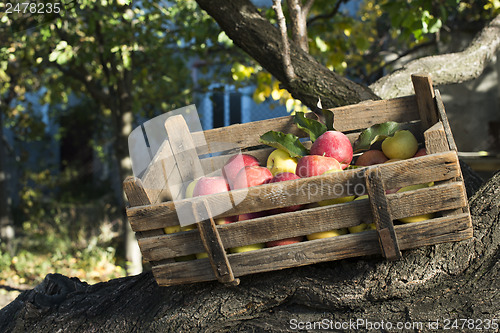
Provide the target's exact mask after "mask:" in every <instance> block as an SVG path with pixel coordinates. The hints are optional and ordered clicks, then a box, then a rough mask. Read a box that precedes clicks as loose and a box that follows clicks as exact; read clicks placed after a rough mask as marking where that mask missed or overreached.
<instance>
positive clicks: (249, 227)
mask: <svg viewBox="0 0 500 333" xmlns="http://www.w3.org/2000/svg"><path fill="white" fill-rule="evenodd" d="M412 81H413V84H414V88H415V95H413V96H408V97H402V98H396V99H391V100H381V101H369V102H363V103H360V104H357V105H351V106H345V107H339V108H335V109H332V110H331V111H332V112H333V113H334V116H335V124H334V126H335V128H336V129H337V130H340V131H342V132H344V133H347V135H348V137H349V138H350V139H351V141H354V140H356V138H357V137H358V135H359V133H360V131H362V130H363V129H365V128H367V127H369V126H371V125H374V124H377V123H383V122H386V121H397V122H403V123H407V125H408V128H410V129H411V130H412V132H413V133H414V134H416V136H417V138H418V139H419V140H420V143H421V144H425V147H426V150H427V153H428V155H426V156H422V157H417V158H412V159H408V160H402V161H398V162H392V163H386V164H380V165H374V166H370V167H363V168H358V169H352V170H345V171H343V172H338V173H331V174H326V175H321V176H317V177H311V178H303V179H298V180H296V181H289V182H282V183H273V184H266V185H261V186H257V187H251V188H249V189H247V190H233V191H230V192H229V193H230V197H231V199H232V200H233V202H239V204H238V205H236V206H233V207H232V208H231V209H229V210H227V211H226V212H224V213H221V214H219V215H216V216H213V217H212V218H208V219H206V220H203V221H202V222H200V223H197V227H198V228H197V229H195V230H191V231H184V232H179V233H174V234H165V233H164V231H163V228H165V227H169V226H175V225H178V224H179V219H178V216H177V211H176V207H177V208H179V207H184V208H186V207H187V209H188V210H191V211H192V212H193V214H201V213H206V214H208V215H209V216H210V207H213V205H215V204H217V203H218V202H220V200H222V197H223V196H224V195H227V194H214V195H207V196H203V197H198V198H192V199H183V200H179V201H176V203H175V204H174V202H173V201H168V200H167V201H164V200H165V198H166V197H167V198H168V197H169V196H171V193H168V192H167V191H165V185H166V182H167V181H168V177H170V176H172V175H174V174H177V176H180V177H181V178H182V177H183V176H187V175H188V176H189V177H193V176H197V175H198V174H199V173H200V172H203V171H202V169H203V168H204V167H205V166H206V165H207V164H210V165H211V166H215V167H222V165H223V163H224V162H225V161H226V160H227V156H217V157H211V158H205V159H201V160H199V159H198V156H199V155H202V154H206V153H207V152H209V150H210V144H211V143H215V142H222V141H227V140H231V141H232V142H233V143H235V144H236V145H237V146H238V147H240V148H241V149H242V151H244V152H245V153H248V154H251V155H254V156H256V157H257V158H258V159H259V160H260V161H261V163H262V164H263V165H265V161H266V159H267V156H268V154H269V153H270V151H272V148H262V147H259V137H260V135H261V134H263V133H265V132H267V131H269V130H276V131H283V132H285V133H294V134H296V135H298V136H302V137H303V136H304V133H303V132H302V131H300V130H298V129H297V128H296V126H295V125H294V122H293V118H292V117H290V116H288V117H281V118H276V119H271V120H263V121H257V122H252V123H247V124H237V125H232V126H228V127H224V128H218V129H212V130H207V131H204V132H203V133H201V132H198V133H193V134H192V135H191V134H190V133H189V132H188V131H187V127H186V126H185V123H184V124H183V120H182V119H178V116H175V117H171V118H169V119H172V118H174V119H175V120H172V122H171V123H170V124H166V127H167V132H169V131H170V132H169V133H175V135H170V136H169V140H170V142H166V143H165V145H164V146H162V148H161V149H160V150H159V151H158V153H157V155H156V157H155V159H154V160H153V161H152V163H151V164H150V166H149V168H148V169H147V170H146V172H145V174H144V175H143V176H142V177H141V179H139V178H135V177H129V178H127V179H126V180H125V182H124V190H125V192H126V194H127V196H128V200H129V203H130V207H128V208H127V215H128V219H129V222H130V224H131V226H132V229H133V230H134V231H135V232H136V236H137V239H138V242H139V246H140V249H141V252H142V254H143V257H144V259H145V260H147V261H149V262H151V264H152V270H153V273H154V276H155V278H156V281H157V282H158V284H159V285H161V286H167V285H175V284H184V283H193V282H201V281H210V280H219V281H221V282H224V283H229V284H238V282H239V279H238V277H240V276H244V275H248V274H253V273H259V272H266V271H273V270H281V269H285V268H289V267H296V266H302V265H309V264H314V263H318V262H325V261H333V260H339V259H344V258H350V257H359V256H366V255H376V254H381V255H382V256H384V257H385V258H387V259H389V260H393V259H398V258H400V257H401V250H406V249H411V248H417V247H421V246H425V245H432V244H437V243H443V242H452V241H460V240H464V239H467V238H470V237H472V224H471V219H470V214H469V209H468V203H467V197H466V194H465V187H464V182H463V179H462V175H461V170H460V166H459V161H458V157H457V151H456V146H455V143H454V140H453V136H452V134H451V131H450V127H449V124H448V120H447V117H446V114H445V111H444V106H443V103H442V100H441V97H440V94H439V91H438V90H434V89H433V87H432V83H431V81H430V78H429V77H428V76H425V75H414V76H412ZM182 128H184V130H182ZM203 139H205V140H206V143H207V145H205V146H203V147H202V148H199V147H198V149H197V150H196V149H195V146H200V142H202V141H203ZM179 146H183V148H182V149H183V152H182V154H177V153H178V152H179V151H178V149H179ZM190 148H191V149H190ZM255 148H257V149H255ZM186 149H187V150H188V153H186V152H185V150H186ZM165 156H170V157H172V156H175V157H176V159H177V163H173V162H172V160H173V159H172V158H170V159H165ZM179 165H181V166H179ZM165 175H169V176H165ZM191 179H192V178H191ZM427 182H434V184H435V185H434V186H431V187H427V188H423V189H418V190H413V191H407V192H402V193H392V194H386V189H393V188H399V187H403V186H408V185H414V184H421V183H427ZM325 184H329V185H332V184H334V185H335V186H336V188H337V189H338V188H339V187H341V188H342V189H344V190H349V191H350V193H353V191H355V190H356V189H357V190H358V192H359V189H364V191H365V192H364V193H366V194H368V196H369V198H368V199H364V200H356V201H351V202H348V203H342V204H335V205H330V206H322V207H313V208H308V209H304V210H299V211H295V212H288V213H282V214H277V215H271V216H266V217H261V218H255V219H252V220H247V221H241V222H236V223H231V224H226V225H215V223H214V219H215V218H218V217H224V216H233V215H238V214H244V213H249V212H256V211H263V210H268V209H272V208H277V207H287V206H291V205H297V204H310V203H316V202H319V201H321V200H325V199H332V198H337V197H340V196H342V195H339V194H338V193H339V192H340V191H337V190H336V191H331V190H327V188H331V187H329V186H325ZM305 188H307V189H311V188H314V189H316V190H315V191H310V190H309V191H307V193H305V192H304V189H305ZM243 191H245V193H244V192H243ZM246 191H248V192H246ZM283 193H287V195H286V196H285V195H283ZM344 193H348V192H344ZM306 194H307V195H306ZM240 201H241V202H240ZM179 205H181V206H179ZM426 213H436V214H435V217H434V218H432V219H429V220H426V221H422V222H415V223H408V224H400V225H398V224H397V225H394V223H393V221H395V220H397V219H399V218H403V217H408V216H415V215H421V214H426ZM371 221H373V222H374V223H375V224H376V227H377V230H369V231H364V232H361V233H355V234H346V235H342V236H337V237H332V238H326V239H318V240H313V241H303V242H300V243H296V244H291V245H283V246H277V247H272V248H264V249H260V250H255V251H250V252H245V253H236V254H227V253H226V249H228V248H232V247H236V246H243V245H248V244H254V243H263V242H267V241H271V240H278V239H283V238H288V237H296V236H302V235H308V234H311V233H315V232H322V231H328V230H332V229H339V228H346V227H350V226H356V225H358V224H360V223H362V222H371ZM200 252H207V253H208V254H209V258H206V259H197V260H190V261H174V258H176V257H179V256H185V255H189V254H194V253H200Z"/></svg>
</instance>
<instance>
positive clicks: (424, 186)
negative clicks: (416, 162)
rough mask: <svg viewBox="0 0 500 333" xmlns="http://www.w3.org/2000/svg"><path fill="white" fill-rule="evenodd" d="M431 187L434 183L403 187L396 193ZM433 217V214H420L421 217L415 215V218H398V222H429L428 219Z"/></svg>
mask: <svg viewBox="0 0 500 333" xmlns="http://www.w3.org/2000/svg"><path fill="white" fill-rule="evenodd" d="M433 185H434V182H430V183H426V184H418V185H410V186H405V187H402V188H400V189H399V190H398V191H397V193H400V192H406V191H413V190H418V189H421V188H426V187H429V186H433ZM434 216H435V214H434V213H428V214H422V215H417V216H410V217H403V218H400V219H398V220H399V221H401V222H403V223H413V222H421V221H425V220H429V219H432V218H433V217H434Z"/></svg>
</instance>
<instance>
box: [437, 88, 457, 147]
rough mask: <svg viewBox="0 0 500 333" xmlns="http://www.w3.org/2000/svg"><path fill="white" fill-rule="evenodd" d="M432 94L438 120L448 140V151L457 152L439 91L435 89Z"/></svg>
mask: <svg viewBox="0 0 500 333" xmlns="http://www.w3.org/2000/svg"><path fill="white" fill-rule="evenodd" d="M434 94H435V96H436V106H437V112H438V116H439V120H440V121H441V123H442V124H443V129H444V132H445V134H446V139H447V140H448V146H449V148H450V150H454V151H458V149H457V145H456V144H455V139H454V138H453V134H452V132H451V127H450V122H449V121H448V117H447V116H446V112H445V110H444V104H443V100H442V98H441V93H440V92H439V90H437V89H435V90H434Z"/></svg>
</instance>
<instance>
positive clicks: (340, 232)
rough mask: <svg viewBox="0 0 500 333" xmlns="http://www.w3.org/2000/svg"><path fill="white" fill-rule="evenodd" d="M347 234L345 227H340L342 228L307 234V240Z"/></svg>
mask: <svg viewBox="0 0 500 333" xmlns="http://www.w3.org/2000/svg"><path fill="white" fill-rule="evenodd" d="M345 234H347V228H342V229H335V230H330V231H322V232H315V233H312V234H310V235H307V239H308V240H315V239H322V238H329V237H335V236H340V235H345Z"/></svg>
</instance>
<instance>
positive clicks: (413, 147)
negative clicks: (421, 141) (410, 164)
mask: <svg viewBox="0 0 500 333" xmlns="http://www.w3.org/2000/svg"><path fill="white" fill-rule="evenodd" d="M417 150H418V142H417V139H416V138H415V136H414V135H413V134H412V132H410V131H408V130H401V131H397V132H396V133H394V135H393V136H392V137H387V138H385V139H384V141H383V142H382V152H383V153H384V155H385V156H387V158H388V159H402V160H404V159H407V158H410V157H413V156H414V155H415V153H416V152H417Z"/></svg>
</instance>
